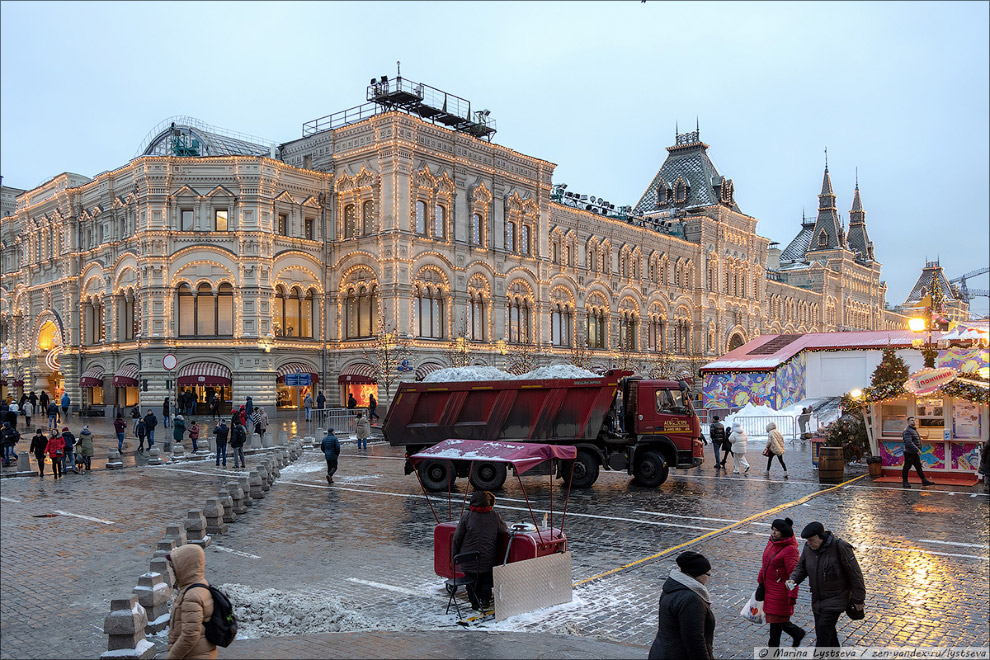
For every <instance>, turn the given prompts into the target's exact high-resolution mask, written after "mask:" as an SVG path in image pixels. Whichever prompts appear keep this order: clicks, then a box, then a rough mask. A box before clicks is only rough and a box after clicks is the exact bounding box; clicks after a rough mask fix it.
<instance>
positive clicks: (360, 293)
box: [344, 284, 378, 339]
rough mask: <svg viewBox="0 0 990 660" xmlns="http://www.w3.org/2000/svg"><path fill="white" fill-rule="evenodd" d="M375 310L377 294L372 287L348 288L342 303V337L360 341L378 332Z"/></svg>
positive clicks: (376, 308) (376, 307)
mask: <svg viewBox="0 0 990 660" xmlns="http://www.w3.org/2000/svg"><path fill="white" fill-rule="evenodd" d="M377 310H378V294H377V289H376V288H375V286H374V285H372V286H370V287H369V286H367V285H364V284H362V285H360V286H352V287H350V288H348V290H347V294H346V298H345V301H344V336H345V337H346V338H347V339H361V338H365V337H371V336H372V335H374V334H375V333H376V332H378V317H377V315H376V313H377Z"/></svg>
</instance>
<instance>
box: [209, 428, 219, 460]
mask: <svg viewBox="0 0 990 660" xmlns="http://www.w3.org/2000/svg"><path fill="white" fill-rule="evenodd" d="M209 440H210V453H211V454H213V455H214V456H216V453H217V436H215V435H213V433H212V432H210V435H209Z"/></svg>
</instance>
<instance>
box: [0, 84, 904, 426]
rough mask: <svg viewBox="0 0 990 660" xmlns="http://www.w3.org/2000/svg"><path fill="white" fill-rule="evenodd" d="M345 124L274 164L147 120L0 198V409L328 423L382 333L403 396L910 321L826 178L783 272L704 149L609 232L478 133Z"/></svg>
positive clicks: (667, 166)
mask: <svg viewBox="0 0 990 660" xmlns="http://www.w3.org/2000/svg"><path fill="white" fill-rule="evenodd" d="M403 84H406V85H409V84H411V85H413V87H414V89H415V88H416V87H415V85H416V84H415V83H409V82H408V81H404V80H403V79H401V78H400V79H399V80H398V86H397V87H394V89H400V90H401V89H402V88H403ZM392 86H395V81H393V82H392V83H390V86H386V87H385V88H384V89H385V91H389V90H391V89H393V87H392ZM375 89H376V90H378V91H380V89H381V88H377V87H376V88H375ZM418 89H419V90H421V91H422V89H423V86H422V85H420V86H418ZM429 89H432V88H429ZM371 94H372V87H369V99H370V98H371ZM451 98H455V99H456V97H451ZM369 107H370V110H369ZM362 108H363V110H362ZM444 109H445V110H446V105H445V108H444ZM355 110H359V111H360V112H361V113H363V115H364V116H361V117H359V120H358V121H340V118H339V117H337V118H336V119H334V117H335V116H330V118H329V119H330V121H328V122H325V123H324V124H323V126H321V124H320V120H317V121H316V122H310V123H308V124H307V125H306V126H305V127H304V135H305V137H303V138H302V139H299V140H295V141H293V142H290V143H287V144H283V145H280V147H279V148H278V149H274V148H271V147H269V146H263V145H259V144H257V143H255V142H252V141H250V140H244V139H237V138H234V137H232V136H231V135H229V134H222V133H220V132H217V131H215V130H213V131H211V130H210V129H209V127H206V126H205V125H202V124H199V123H197V122H195V121H186V122H180V123H178V124H171V125H168V124H163V127H162V128H161V130H158V131H152V133H151V134H149V138H150V139H149V140H147V141H146V144H145V145H144V146H143V148H142V150H141V153H142V154H144V155H141V156H139V157H137V158H135V159H133V160H132V161H131V162H130V163H128V164H127V165H125V166H123V167H121V168H118V169H115V170H112V171H108V172H104V173H102V174H99V175H97V176H96V178H94V179H89V178H88V177H84V176H80V175H76V174H70V173H65V174H61V175H59V176H57V177H55V178H54V179H52V180H50V181H48V182H47V183H45V184H43V185H41V186H39V187H38V188H35V189H32V190H28V191H20V190H17V189H12V188H6V187H5V188H4V191H3V192H4V215H5V216H6V217H3V219H2V225H0V248H2V256H0V266H2V274H3V279H2V283H0V297H2V302H0V330H2V332H3V336H2V338H0V344H2V347H3V365H2V366H3V372H4V374H5V375H4V376H3V383H2V384H3V385H4V388H3V392H4V394H5V395H6V394H8V393H9V394H12V395H14V396H15V397H16V396H19V394H20V392H21V391H22V390H23V391H30V390H35V391H39V392H40V390H42V389H45V390H47V391H48V392H49V393H52V391H53V390H57V389H59V388H62V387H64V388H65V390H66V391H67V392H68V394H69V396H70V397H71V399H72V402H73V405H74V406H78V405H87V406H90V407H94V408H99V409H102V408H103V407H104V406H106V412H107V413H108V414H109V413H110V412H111V411H112V406H113V405H122V406H130V405H133V404H134V403H136V402H137V400H138V397H140V402H141V405H142V407H144V408H147V407H151V406H154V407H155V409H156V410H159V409H160V405H161V402H162V401H163V399H164V398H165V396H169V395H171V397H172V400H173V401H174V400H175V393H176V385H177V383H178V387H179V388H181V389H186V388H187V387H191V388H194V391H196V392H197V394H198V399H199V400H200V401H201V402H202V401H205V400H206V397H207V396H208V395H209V394H212V393H218V394H220V395H222V396H223V398H224V401H225V403H227V404H228V405H229V402H230V401H234V402H237V403H242V402H243V401H244V399H245V397H247V396H248V395H250V396H252V398H253V400H254V402H255V405H262V406H266V407H268V410H269V411H272V410H273V409H274V408H275V406H276V402H278V404H279V405H280V406H283V405H290V406H292V405H295V404H296V402H297V401H298V400H299V398H300V397H301V394H302V393H303V392H304V391H305V389H304V388H298V387H286V385H285V376H286V374H289V373H292V372H308V373H311V374H312V376H311V377H312V378H313V380H314V384H313V390H314V397H315V391H316V390H321V391H324V392H325V394H326V395H327V399H328V403H327V405H328V406H336V405H343V403H344V402H345V400H346V397H347V393H348V392H353V393H354V394H355V395H356V396H357V398H358V399H359V400H360V401H361V402H362V403H364V402H365V401H366V400H367V398H366V397H367V394H368V392H369V391H371V392H374V391H376V390H375V385H374V375H375V373H374V369H373V368H372V367H371V366H370V365H369V360H368V358H367V357H366V355H365V351H368V352H371V353H373V352H374V349H375V346H376V341H375V339H374V336H375V335H376V334H377V333H378V331H379V326H380V325H381V324H382V320H381V319H384V325H385V326H386V327H387V328H388V329H390V330H391V329H397V332H398V334H399V335H400V336H405V337H406V339H405V340H404V341H406V342H407V343H408V344H409V346H410V349H411V355H410V356H409V359H408V364H407V365H405V366H404V369H403V374H402V376H401V377H402V378H404V379H413V378H421V377H423V376H424V375H425V374H426V373H428V372H429V371H430V370H432V369H435V368H439V367H441V366H449V364H450V359H451V355H453V353H452V351H453V350H454V349H453V348H452V347H453V346H457V345H459V348H460V350H461V351H462V352H464V351H466V352H467V354H468V355H467V358H468V360H469V361H470V363H472V364H489V365H495V366H498V367H500V368H505V365H506V363H507V360H509V359H511V358H512V355H513V354H515V353H518V352H519V351H520V350H522V348H521V347H522V346H523V345H524V344H525V345H528V346H529V349H528V350H531V351H537V352H539V353H540V354H543V355H544V356H546V357H547V358H548V361H549V362H552V363H553V362H561V363H566V362H570V361H571V360H572V357H573V351H574V350H575V349H574V348H573V347H574V346H575V345H576V344H577V343H578V342H581V343H585V342H586V343H587V344H588V346H589V348H588V350H587V351H586V353H587V356H588V357H590V364H591V365H593V366H595V367H599V368H605V367H608V366H610V365H612V364H615V363H616V361H617V360H621V359H622V358H621V356H622V355H624V354H633V355H634V356H635V357H636V358H637V359H639V360H643V361H647V362H648V361H649V359H650V356H651V355H655V354H657V353H665V354H668V355H670V356H671V358H672V359H673V360H674V364H675V366H676V367H677V368H685V367H686V368H689V369H691V370H695V369H697V367H699V366H701V365H702V364H704V363H705V362H707V361H709V360H710V359H711V358H713V357H715V356H718V355H721V354H723V353H724V352H726V351H727V350H730V349H732V348H735V347H736V346H739V345H741V344H743V343H745V342H747V341H749V340H750V339H752V338H754V337H756V336H758V335H760V334H765V333H790V332H822V331H834V330H854V329H871V330H881V329H887V328H893V327H903V325H904V322H905V319H904V317H902V316H900V315H897V314H894V313H891V312H889V311H886V310H885V309H884V308H885V304H884V303H885V301H884V297H885V293H886V285H885V284H884V283H883V282H881V281H880V264H879V263H878V262H877V261H876V260H875V259H874V256H873V245H872V243H871V242H870V241H869V238H868V236H867V233H866V224H865V212H864V211H863V210H862V204H861V201H860V196H859V190H858V187H857V189H856V191H855V193H854V201H853V208H852V210H851V211H850V225H849V229H848V230H846V229H845V228H844V227H843V226H842V224H841V222H840V220H839V216H838V212H837V210H836V205H835V195H834V192H833V191H832V188H831V181H830V178H829V174H828V169H827V167H826V170H825V175H824V179H823V186H822V193H821V195H819V201H820V204H819V213H818V217H817V218H816V219H815V221H814V222H813V223H812V222H810V221H806V222H805V223H803V224H802V226H801V230H800V232H799V233H798V235H797V237H796V238H795V239H794V240H793V241H792V242H791V244H790V245H788V246H787V248H785V249H784V250H783V251H780V250H777V249H775V248H773V247H772V245H774V244H772V243H771V242H770V240H769V239H767V238H764V237H761V236H759V235H758V234H757V233H756V225H757V220H756V218H753V217H750V216H748V215H746V214H744V213H742V212H741V211H740V209H739V207H738V206H737V205H736V203H735V199H734V191H733V183H732V181H731V180H730V179H726V178H725V177H722V176H721V175H720V174H719V173H718V172H717V171H716V169H715V167H714V165H713V164H712V162H711V161H710V159H709V158H708V155H707V151H706V150H707V147H708V145H705V144H703V143H702V142H701V141H700V140H699V136H698V133H697V131H695V132H692V133H685V134H679V135H677V139H676V144H675V145H674V146H672V147H668V149H667V151H668V155H667V158H666V160H665V161H664V163H663V165H662V167H661V169H660V171H659V172H658V173H657V174H656V176H655V177H654V179H653V180H652V182H651V183H650V185H649V187H648V189H647V191H646V193H645V194H644V195H643V197H642V199H641V200H640V201H639V203H638V204H637V205H636V206H635V207H634V208H630V207H624V208H623V209H620V210H619V211H618V212H617V211H615V209H614V207H611V206H610V205H608V204H607V203H606V204H604V205H602V204H601V202H600V200H598V202H599V203H598V205H597V206H596V205H595V204H592V203H588V202H587V198H582V197H581V196H580V195H577V194H574V193H572V192H568V191H566V190H565V188H566V187H561V186H556V187H555V186H554V185H553V183H552V175H553V170H554V167H555V166H554V165H553V164H552V163H549V162H547V161H544V160H540V159H537V158H532V157H530V156H526V155H523V154H521V153H518V152H516V151H513V150H511V149H508V148H506V147H503V146H499V145H497V144H492V143H491V142H489V141H485V140H484V139H481V138H483V137H485V133H486V130H485V126H488V125H493V123H490V122H488V121H487V119H486V117H487V114H486V115H484V116H482V115H481V114H480V113H474V115H477V116H476V119H477V122H476V123H473V124H472V123H470V122H467V126H468V130H464V128H463V126H461V127H460V130H452V129H450V128H445V127H442V126H438V125H436V117H433V120H434V121H433V122H430V121H425V120H424V119H423V118H422V117H423V116H425V114H428V113H424V112H422V108H420V109H419V110H420V111H419V113H418V115H417V113H416V112H408V108H397V107H395V106H391V107H389V106H383V105H380V104H379V105H374V106H373V107H371V106H359V108H357V109H355ZM345 112H350V111H345ZM338 114H340V113H338ZM452 114H453V113H452ZM464 116H465V115H464V113H461V118H462V119H463V117H464ZM466 116H468V117H469V118H470V115H466ZM324 119H327V118H324ZM442 119H443V117H441V120H442ZM456 119H457V117H456V116H455V118H454V121H456ZM335 122H336V123H337V124H338V125H337V126H335V125H334V123H335ZM446 123H448V125H450V123H452V122H446ZM326 126H329V127H328V128H325V127H326ZM477 127H481V128H482V130H481V131H477V130H472V128H477ZM491 132H494V130H493V129H492V130H491V131H488V133H489V135H488V137H490V133H491ZM472 133H473V134H472ZM476 135H480V136H481V137H480V138H479V137H475V136H476ZM272 156H275V157H272ZM15 195H16V203H14V196H15ZM591 201H592V202H594V201H596V200H595V199H594V198H592V200H591ZM8 213H9V215H8ZM459 337H464V341H460V342H458V341H455V340H457V339H458V338H459ZM169 353H171V354H174V355H175V356H176V358H177V365H176V367H175V368H174V370H172V371H167V370H166V369H165V368H164V367H163V361H162V360H163V357H164V356H165V355H166V354H169ZM392 393H394V386H393V390H392ZM379 397H380V398H382V399H384V401H383V402H387V396H386V393H385V392H384V390H382V391H380V392H379ZM226 407H227V406H225V407H224V409H226Z"/></svg>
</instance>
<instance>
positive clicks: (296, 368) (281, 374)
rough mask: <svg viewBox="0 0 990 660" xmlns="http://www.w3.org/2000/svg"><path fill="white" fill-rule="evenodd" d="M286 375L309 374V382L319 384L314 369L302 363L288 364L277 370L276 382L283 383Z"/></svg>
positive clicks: (317, 375) (318, 377)
mask: <svg viewBox="0 0 990 660" xmlns="http://www.w3.org/2000/svg"><path fill="white" fill-rule="evenodd" d="M286 374H309V377H310V382H311V383H313V384H314V385H315V384H316V383H318V382H320V376H319V374H317V373H316V369H314V368H313V367H311V366H310V365H308V364H305V363H303V362H289V363H288V364H283V365H282V366H281V367H279V368H278V378H277V379H276V382H278V383H284V382H285V376H286Z"/></svg>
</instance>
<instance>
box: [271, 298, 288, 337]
mask: <svg viewBox="0 0 990 660" xmlns="http://www.w3.org/2000/svg"><path fill="white" fill-rule="evenodd" d="M273 314H274V317H275V320H274V324H275V335H276V336H278V337H284V336H285V289H283V288H282V286H281V285H279V286H277V287H275V309H274V310H273Z"/></svg>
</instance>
